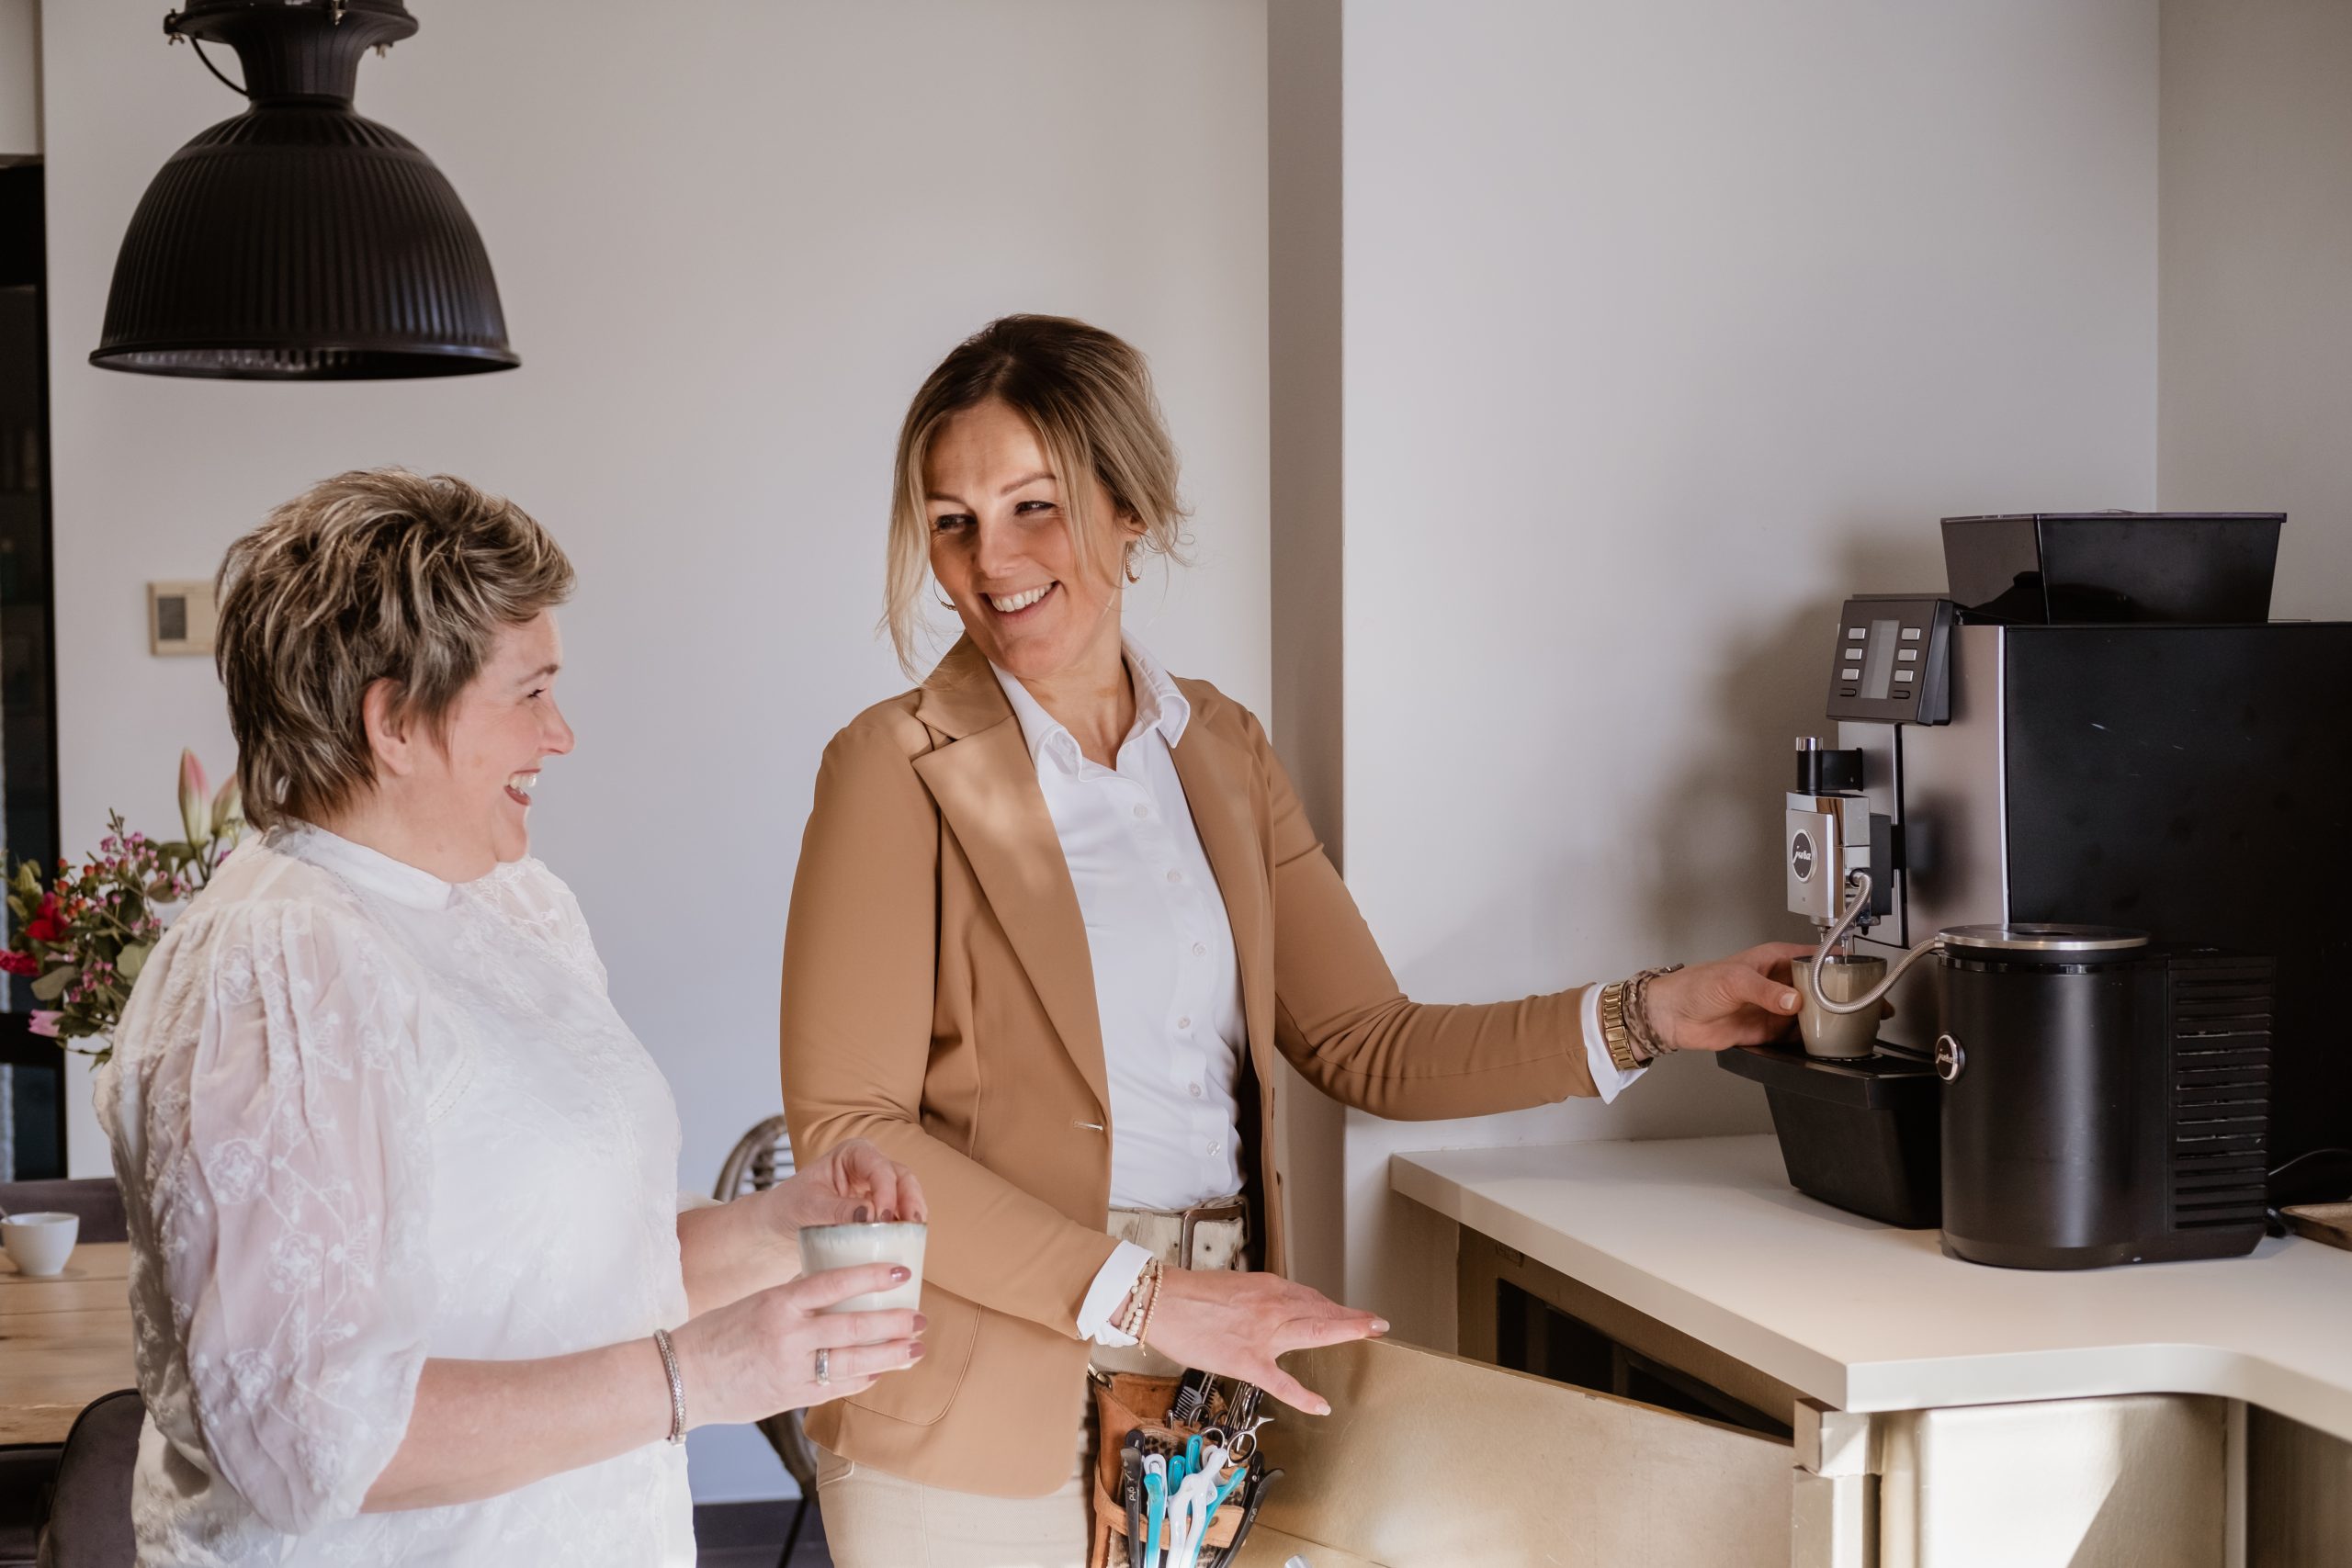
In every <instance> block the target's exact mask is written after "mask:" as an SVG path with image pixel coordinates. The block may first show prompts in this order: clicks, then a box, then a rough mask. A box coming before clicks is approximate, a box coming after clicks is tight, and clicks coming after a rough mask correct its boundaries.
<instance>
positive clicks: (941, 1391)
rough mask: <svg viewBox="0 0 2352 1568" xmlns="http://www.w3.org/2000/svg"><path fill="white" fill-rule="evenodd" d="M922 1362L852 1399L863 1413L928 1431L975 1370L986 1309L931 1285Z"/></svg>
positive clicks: (926, 1292) (925, 1292)
mask: <svg viewBox="0 0 2352 1568" xmlns="http://www.w3.org/2000/svg"><path fill="white" fill-rule="evenodd" d="M922 1313H923V1315H924V1316H925V1317H927V1318H929V1319H930V1320H931V1325H930V1326H929V1327H927V1328H925V1329H924V1330H923V1336H922V1342H923V1347H924V1348H923V1355H922V1360H920V1361H917V1362H916V1363H915V1364H914V1365H913V1366H911V1367H909V1368H908V1369H907V1370H906V1371H902V1372H885V1373H883V1374H882V1376H881V1377H880V1378H878V1379H877V1380H876V1382H875V1384H874V1386H873V1387H872V1388H869V1389H867V1390H866V1391H865V1393H861V1394H858V1395H857V1396H856V1397H854V1398H853V1399H851V1400H850V1401H849V1403H850V1404H854V1405H855V1406H856V1407H857V1408H858V1409H860V1410H865V1411H871V1412H872V1413H873V1414H875V1415H876V1416H888V1417H889V1418H890V1419H891V1420H893V1421H904V1422H906V1423H908V1424H909V1425H910V1426H915V1427H928V1426H931V1425H932V1424H933V1423H934V1422H936V1421H937V1420H938V1419H939V1418H940V1417H941V1416H944V1415H946V1414H947V1407H948V1405H949V1404H953V1403H954V1402H955V1399H956V1390H957V1389H959V1388H962V1387H963V1386H964V1374H965V1373H967V1371H970V1370H971V1366H972V1348H973V1346H974V1345H975V1344H976V1343H978V1339H979V1333H980V1308H979V1307H978V1306H976V1305H974V1304H973V1303H970V1302H967V1301H966V1300H965V1299H964V1298H963V1297H961V1296H958V1295H954V1294H951V1293H950V1292H946V1291H942V1290H937V1289H934V1288H933V1287H932V1286H930V1285H925V1286H924V1287H923V1290H922Z"/></svg>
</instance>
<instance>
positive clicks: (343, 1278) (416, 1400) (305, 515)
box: [98, 469, 923, 1568]
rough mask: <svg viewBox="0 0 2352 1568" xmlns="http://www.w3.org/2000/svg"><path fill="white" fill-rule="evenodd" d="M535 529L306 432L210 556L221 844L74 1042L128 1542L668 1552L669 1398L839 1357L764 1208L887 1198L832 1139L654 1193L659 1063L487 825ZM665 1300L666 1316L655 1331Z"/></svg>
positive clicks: (870, 1153) (744, 1403)
mask: <svg viewBox="0 0 2352 1568" xmlns="http://www.w3.org/2000/svg"><path fill="white" fill-rule="evenodd" d="M570 589H571V565H570V563H569V562H567V561H566V560H565V559H564V557H563V552H562V551H561V550H560V549H559V548H557V547H556V544H555V541H554V540H553V539H552V538H550V537H548V535H547V533H546V531H545V530H543V529H542V528H540V526H539V525H537V523H535V522H533V521H532V520H531V519H530V518H529V517H528V516H526V515H525V514H524V513H523V512H522V511H521V510H520V509H519V508H517V507H515V506H514V505H512V504H511V503H509V502H505V501H503V500H501V499H499V498H498V497H496V496H492V495H486V494H484V493H483V492H481V491H478V490H476V489H475V488H473V487H472V486H471V485H469V484H466V483H464V482H462V481H461V480H458V479H448V478H446V477H435V478H429V479H428V478H422V477H420V476H418V475H415V474H412V473H406V472H403V471H401V470H399V469H381V470H378V471H375V472H366V473H347V474H343V475H340V476H338V477H337V478H335V479H329V480H327V481H326V482H325V483H323V484H321V485H319V486H317V487H316V488H314V489H312V490H311V491H309V492H307V493H306V494H303V495H301V496H298V497H297V498H295V499H294V500H293V501H291V502H288V503H287V504H286V505H284V506H281V507H279V508H278V509H277V511H276V512H274V513H271V514H270V516H269V518H268V520H267V521H266V522H265V523H264V524H263V525H261V526H260V527H259V528H257V529H255V530H254V532H253V533H251V534H248V535H246V536H244V537H243V538H242V539H240V540H238V541H237V543H236V544H235V545H234V546H232V547H231V549H230V551H229V556H228V560H227V564H226V565H224V566H223V567H222V569H221V574H220V631H219V637H218V646H219V650H220V651H219V660H220V675H221V679H222V681H223V682H224V683H225V684H226V686H227V688H228V694H229V716H230V723H231V725H232V728H233V729H234V730H235V732H236V737H237V743H238V745H239V747H240V748H241V755H240V758H239V763H238V771H239V773H240V775H241V777H242V779H243V784H244V793H245V799H246V809H247V812H248V815H249V816H250V817H251V818H252V819H253V820H254V822H255V823H257V824H259V825H261V826H263V827H265V828H266V829H267V831H266V834H265V835H264V836H263V837H262V838H261V839H260V840H257V841H254V842H248V843H246V844H244V845H243V846H241V847H240V848H239V849H238V850H237V851H236V852H234V853H233V854H232V856H231V857H230V859H229V861H228V862H227V863H226V864H225V865H224V866H223V867H222V868H221V870H220V873H219V874H217V875H216V876H214V878H213V879H212V881H211V883H210V884H209V886H207V887H206V888H205V889H204V891H203V892H202V893H200V894H199V895H198V897H196V898H195V900H194V901H193V902H191V903H190V905H189V906H188V908H187V911H186V912H185V913H183V914H182V915H181V917H180V919H179V920H178V921H177V922H176V923H175V924H174V925H173V927H172V929H171V931H170V932H169V933H168V934H167V935H166V936H165V937H164V941H163V942H161V943H159V944H158V945H157V947H156V949H155V951H154V953H153V954H152V955H151V956H150V958H149V960H148V962H147V965H146V968H145V970H144V972H143V973H142V974H141V976H140V979H139V983H138V985H137V987H135V988H134V990H133V991H132V993H131V997H130V1003H129V1005H128V1006H127V1007H126V1008H125V1010H124V1012H123V1018H122V1023H121V1026H120V1028H119V1030H118V1031H117V1033H116V1036H115V1042H114V1044H115V1052H114V1058H113V1060H112V1061H111V1062H109V1063H108V1064H107V1066H105V1067H103V1068H101V1069H100V1071H99V1077H98V1110H99V1116H100V1119H101V1121H102V1122H105V1123H106V1125H107V1129H108V1132H109V1135H110V1138H111V1141H112V1144H113V1149H114V1164H115V1172H116V1175H117V1177H118V1178H119V1180H120V1182H121V1185H122V1189H123V1193H124V1197H125V1199H126V1201H127V1203H128V1206H129V1210H130V1236H131V1245H132V1254H131V1256H132V1268H131V1310H132V1315H133V1318H134V1320H135V1321H136V1324H137V1326H138V1356H139V1387H140V1392H141V1394H143V1395H144V1396H145V1399H146V1403H147V1413H148V1422H149V1427H150V1430H149V1431H148V1432H147V1434H146V1437H145V1438H144V1440H142V1442H141V1445H140V1457H139V1464H138V1469H137V1471H136V1472H135V1474H134V1478H133V1483H132V1511H133V1519H134V1524H135V1527H136V1530H137V1536H138V1541H139V1561H140V1562H141V1563H142V1564H148V1565H161V1564H165V1563H171V1564H180V1563H190V1562H206V1563H226V1564H243V1563H264V1562H266V1563H271V1564H300V1563H317V1562H368V1563H391V1562H434V1563H478V1564H483V1565H485V1568H487V1565H491V1564H497V1565H499V1568H504V1565H506V1564H511V1563H526V1562H528V1563H538V1562H546V1563H557V1562H560V1563H564V1564H567V1565H571V1564H582V1563H613V1564H628V1565H629V1568H642V1565H645V1564H651V1563H666V1564H673V1565H676V1568H685V1565H686V1564H689V1563H691V1562H693V1561H694V1555H695V1553H694V1531H693V1525H692V1517H691V1505H690V1503H689V1500H688V1497H687V1492H686V1472H685V1459H684V1450H683V1449H681V1448H680V1447H679V1446H678V1444H679V1443H680V1442H681V1440H682V1439H683V1438H684V1434H685V1430H686V1428H687V1427H691V1426H696V1425H700V1424H702V1423H704V1422H708V1421H747V1420H752V1419H756V1418H758V1417H761V1416H768V1415H771V1414H774V1413H775V1412H776V1411H779V1410H785V1409H790V1408H793V1407H795V1406H799V1405H806V1404H814V1403H816V1402H818V1401H820V1400H824V1399H829V1398H834V1397H838V1396H839V1395H842V1394H844V1393H859V1392H862V1391H863V1390H865V1389H866V1388H867V1387H869V1386H871V1384H872V1383H873V1382H874V1380H875V1379H876V1377H877V1376H879V1375H881V1374H882V1373H885V1372H888V1371H893V1370H896V1369H899V1368H903V1367H906V1366H908V1365H910V1364H911V1362H912V1361H913V1360H914V1359H915V1358H916V1357H917V1356H919V1355H920V1354H921V1353H922V1346H921V1342H920V1341H919V1339H918V1338H917V1334H918V1332H919V1330H920V1328H921V1326H922V1319H920V1318H919V1317H917V1316H916V1315H915V1314H912V1313H909V1312H884V1313H856V1314H834V1315H820V1310H821V1309H822V1308H824V1307H827V1306H829V1305H831V1304H833V1303H839V1302H842V1301H843V1300H845V1299H847V1298H848V1297H850V1296H853V1295H856V1294H859V1293H862V1292H868V1291H873V1290H876V1289H883V1288H888V1285H890V1284H891V1283H893V1282H894V1280H893V1275H894V1274H898V1275H899V1277H903V1276H902V1271H897V1270H893V1269H889V1268H888V1267H884V1266H878V1265H877V1266H876V1267H873V1268H868V1269H842V1270H838V1271H836V1272H832V1273H827V1274H820V1275H817V1276H814V1277H811V1278H807V1279H796V1278H795V1276H796V1275H797V1274H798V1272H799V1254H798V1248H797V1244H796V1241H795V1236H796V1235H797V1227H798V1226H800V1225H802V1224H820V1223H827V1222H830V1221H833V1220H838V1219H845V1218H848V1217H850V1216H851V1215H852V1214H854V1213H855V1212H856V1211H857V1209H858V1208H859V1207H860V1206H864V1207H866V1208H869V1209H874V1210H878V1211H882V1212H884V1213H892V1212H897V1211H904V1212H906V1213H908V1214H909V1215H910V1217H919V1216H920V1215H921V1214H922V1212H923V1201H922V1192H921V1190H920V1189H919V1187H918V1186H917V1185H916V1183H915V1182H914V1181H913V1180H912V1179H911V1178H910V1177H909V1176H908V1174H907V1173H906V1172H904V1171H903V1170H902V1169H900V1168H898V1167H896V1166H894V1165H893V1164H892V1163H891V1162H890V1161H888V1160H887V1159H885V1158H883V1157H882V1156H880V1155H879V1154H878V1153H876V1151H875V1149H874V1148H873V1147H872V1145H867V1144H851V1145H844V1146H842V1147H841V1148H838V1149H836V1150H834V1151H833V1152H832V1153H831V1155H830V1156H827V1157H826V1158H824V1159H822V1160H817V1161H811V1162H809V1163H808V1164H806V1165H804V1166H803V1168H802V1173H801V1175H800V1176H798V1177H797V1178H796V1179H793V1180H791V1181H789V1182H786V1183H785V1184H784V1185H782V1186H779V1187H776V1188H773V1189H771V1190H768V1191H765V1192H762V1193H759V1194H756V1195H753V1196H752V1197H748V1198H744V1199H742V1200H741V1201H737V1202H734V1203H729V1204H726V1205H724V1206H713V1207H708V1208H690V1209H686V1210H684V1212H681V1208H680V1204H679V1201H678V1189H677V1156H678V1118H677V1110H676V1107H675V1105H674V1104H673V1101H672V1100H671V1097H670V1091H669V1089H668V1086H667V1085H665V1084H664V1083H663V1082H662V1076H661V1074H660V1073H659V1072H658V1071H657V1070H656V1069H655V1067H654V1066H653V1063H652V1060H651V1059H650V1057H649V1056H648V1055H646V1053H645V1050H644V1047H643V1046H641V1045H640V1044H639V1043H638V1040H637V1037H636V1036H635V1035H634V1034H632V1033H631V1032H629V1028H628V1024H627V1023H625V1022H623V1021H622V1020H621V1018H620V1015H619V1014H618V1013H616V1011H615V1010H613V1006H612V1003H611V1002H610V1000H608V999H607V998H606V995H605V970H604V965H603V964H601V963H600V962H599V961H598V959H597V956H596V950H595V947H594V944H593V943H592V942H590V940H589V935H588V928H587V926H586V925H585V924H584V923H583V922H582V919H581V915H580V908H579V906H578V905H577V904H576V903H575V902H574V901H573V899H572V897H571V891H570V890H569V889H568V888H566V887H565V886H564V885H563V884H562V883H561V882H560V881H558V880H557V879H556V877H555V876H554V875H553V874H551V873H549V872H548V869H547V868H546V867H545V866H543V865H541V864H540V863H538V862H537V861H535V860H532V859H530V858H529V850H530V829H529V813H530V806H531V790H532V788H533V786H534V785H535V784H537V780H538V774H539V765H540V762H541V761H543V760H544V759H546V758H548V757H550V756H560V755H562V754H563V753H564V752H567V751H569V750H571V742H572V736H571V728H570V727H569V726H567V725H566V724H565V723H564V720H563V716H562V714H561V712H560V710H559V709H558V708H557V706H556V699H555V679H556V671H557V669H558V667H559V666H560V663H561V662H562V655H561V646H560V639H559V637H558V635H557V630H556V623H555V615H554V612H555V608H556V606H557V605H558V604H561V603H562V601H563V599H564V597H565V595H566V594H567V593H568V592H570ZM673 1331H674V1332H673Z"/></svg>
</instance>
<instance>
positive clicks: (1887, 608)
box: [1828, 594, 1960, 724]
mask: <svg viewBox="0 0 2352 1568" xmlns="http://www.w3.org/2000/svg"><path fill="white" fill-rule="evenodd" d="M1959 618H1960V612H1959V606H1957V605H1956V604H1953V603H1952V601H1951V600H1949V599H1944V598H1939V597H1932V596H1928V595H1922V594H1871V595H1867V596H1865V597H1862V598H1859V599H1849V600H1847V601H1846V608H1845V612H1844V614H1843V615H1841V616H1840V617H1839V619H1838V645H1837V652H1836V654H1835V656H1834V657H1833V659H1832V660H1831V664H1830V671H1829V673H1830V682H1829V708H1828V716H1830V717H1831V718H1851V719H1867V720H1871V721H1873V722H1876V723H1879V724H1949V723H1951V645H1952V631H1953V628H1954V626H1957V625H1958V624H1959Z"/></svg>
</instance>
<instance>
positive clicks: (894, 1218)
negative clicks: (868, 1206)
mask: <svg viewBox="0 0 2352 1568" xmlns="http://www.w3.org/2000/svg"><path fill="white" fill-rule="evenodd" d="M882 1223H883V1224H886V1225H895V1224H898V1223H899V1211H898V1210H896V1209H885V1210H883V1211H882Z"/></svg>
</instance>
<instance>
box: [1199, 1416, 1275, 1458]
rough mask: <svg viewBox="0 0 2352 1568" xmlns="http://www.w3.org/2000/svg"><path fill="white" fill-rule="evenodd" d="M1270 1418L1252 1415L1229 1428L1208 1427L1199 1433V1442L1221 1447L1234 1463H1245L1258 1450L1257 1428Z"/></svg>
mask: <svg viewBox="0 0 2352 1568" xmlns="http://www.w3.org/2000/svg"><path fill="white" fill-rule="evenodd" d="M1272 1419H1273V1417H1272V1416H1250V1417H1249V1418H1248V1419H1247V1420H1246V1421H1236V1422H1234V1424H1233V1425H1232V1427H1230V1428H1229V1429H1228V1428H1227V1427H1207V1428H1206V1429H1204V1431H1203V1432H1202V1433H1201V1442H1202V1443H1203V1444H1204V1445H1212V1444H1213V1445H1215V1446H1216V1447H1217V1448H1221V1449H1223V1450H1225V1451H1226V1453H1227V1455H1229V1456H1230V1457H1231V1458H1232V1460H1233V1462H1234V1463H1236V1464H1247V1463H1249V1462H1250V1458H1251V1456H1253V1455H1254V1454H1256V1453H1257V1451H1258V1428H1259V1427H1263V1426H1265V1425H1266V1424H1267V1423H1268V1422H1270V1421H1272Z"/></svg>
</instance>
